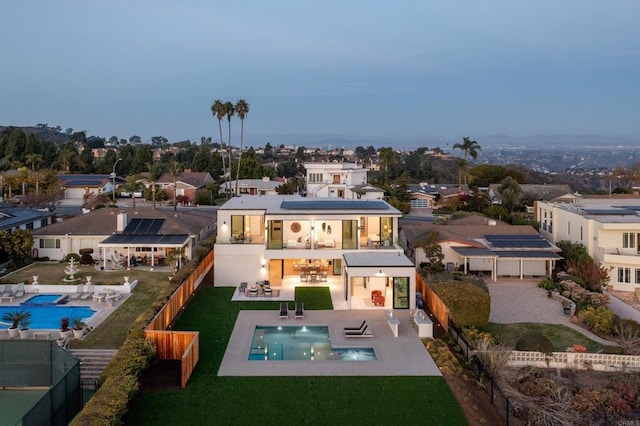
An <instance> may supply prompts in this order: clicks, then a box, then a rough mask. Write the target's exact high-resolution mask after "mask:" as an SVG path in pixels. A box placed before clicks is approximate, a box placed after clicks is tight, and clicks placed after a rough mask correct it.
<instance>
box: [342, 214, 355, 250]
mask: <svg viewBox="0 0 640 426" xmlns="http://www.w3.org/2000/svg"><path fill="white" fill-rule="evenodd" d="M342 248H343V249H345V250H349V249H357V248H358V221H357V220H343V221H342Z"/></svg>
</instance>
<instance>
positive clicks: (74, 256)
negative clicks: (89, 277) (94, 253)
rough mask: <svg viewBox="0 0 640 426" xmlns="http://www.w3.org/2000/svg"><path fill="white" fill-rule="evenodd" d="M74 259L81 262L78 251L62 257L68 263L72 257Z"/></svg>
mask: <svg viewBox="0 0 640 426" xmlns="http://www.w3.org/2000/svg"><path fill="white" fill-rule="evenodd" d="M72 258H73V259H74V260H75V261H76V262H80V255H79V254H78V253H67V255H66V256H65V257H64V259H62V261H63V262H65V263H67V262H69V261H70V260H71V259H72Z"/></svg>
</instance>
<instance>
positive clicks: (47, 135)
mask: <svg viewBox="0 0 640 426" xmlns="http://www.w3.org/2000/svg"><path fill="white" fill-rule="evenodd" d="M10 127H15V128H19V129H22V131H23V132H24V133H25V135H27V136H29V135H30V134H32V133H33V134H34V135H35V136H36V138H38V139H42V140H45V141H48V142H53V143H56V144H64V143H66V142H67V141H68V140H69V135H67V134H66V133H63V132H59V131H57V130H55V129H53V128H51V127H35V126H26V127H22V126H0V133H3V132H4V131H5V129H7V128H10Z"/></svg>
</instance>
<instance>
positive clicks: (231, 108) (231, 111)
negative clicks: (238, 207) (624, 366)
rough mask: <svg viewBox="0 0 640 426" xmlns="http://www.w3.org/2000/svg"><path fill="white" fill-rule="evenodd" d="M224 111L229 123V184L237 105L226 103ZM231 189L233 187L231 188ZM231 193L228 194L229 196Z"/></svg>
mask: <svg viewBox="0 0 640 426" xmlns="http://www.w3.org/2000/svg"><path fill="white" fill-rule="evenodd" d="M224 112H225V115H226V116H227V124H228V125H229V137H228V138H227V148H229V185H231V148H232V145H231V117H233V114H235V113H236V110H235V107H234V106H233V104H232V103H231V102H225V103H224ZM229 189H231V188H229ZM228 196H229V194H227V197H228Z"/></svg>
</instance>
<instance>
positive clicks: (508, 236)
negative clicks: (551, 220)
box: [485, 234, 542, 241]
mask: <svg viewBox="0 0 640 426" xmlns="http://www.w3.org/2000/svg"><path fill="white" fill-rule="evenodd" d="M485 238H486V239H487V240H489V241H491V240H539V239H541V238H542V237H541V236H540V235H535V234H530V235H518V234H506V235H497V234H489V235H485Z"/></svg>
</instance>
